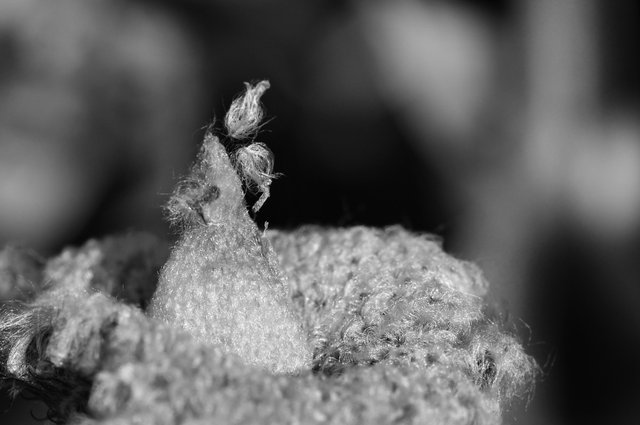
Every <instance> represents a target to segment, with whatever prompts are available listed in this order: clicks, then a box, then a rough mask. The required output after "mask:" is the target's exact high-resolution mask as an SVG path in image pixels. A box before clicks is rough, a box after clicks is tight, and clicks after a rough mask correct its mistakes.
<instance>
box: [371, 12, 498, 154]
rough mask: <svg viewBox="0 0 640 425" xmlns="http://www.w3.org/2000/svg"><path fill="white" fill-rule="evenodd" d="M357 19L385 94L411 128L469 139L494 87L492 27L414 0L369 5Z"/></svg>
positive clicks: (469, 17)
mask: <svg viewBox="0 0 640 425" xmlns="http://www.w3.org/2000/svg"><path fill="white" fill-rule="evenodd" d="M359 13H360V17H361V20H362V24H363V28H364V32H365V34H366V37H367V39H368V41H369V46H370V48H371V50H372V52H373V55H374V58H375V59H376V61H375V62H376V63H375V65H376V71H377V76H378V78H377V81H378V83H379V85H380V89H381V90H382V92H383V93H384V94H385V95H386V96H387V97H388V99H389V100H390V101H391V102H392V103H393V104H395V105H397V106H398V107H399V108H400V109H401V111H402V113H405V114H407V116H408V119H409V121H410V123H409V124H410V125H411V126H412V127H414V128H415V129H417V130H418V131H419V132H421V133H426V134H433V132H434V131H435V132H440V133H443V135H445V136H448V137H447V139H451V138H452V137H451V136H453V138H455V139H456V140H458V141H460V142H463V141H468V140H469V136H470V135H471V134H472V133H473V131H474V130H475V129H476V125H477V119H478V114H479V112H480V111H481V109H482V107H483V104H484V101H485V100H486V95H487V90H488V88H489V82H490V75H491V69H492V66H491V63H492V55H493V52H492V48H493V47H492V46H493V45H492V40H491V37H490V34H489V31H488V27H487V25H486V24H485V23H483V22H482V20H481V19H480V18H479V17H477V16H475V15H473V14H472V12H470V11H467V10H465V9H462V8H459V7H455V6H451V5H444V4H429V3H427V2H420V1H416V0H399V1H393V2H363V3H360V8H359Z"/></svg>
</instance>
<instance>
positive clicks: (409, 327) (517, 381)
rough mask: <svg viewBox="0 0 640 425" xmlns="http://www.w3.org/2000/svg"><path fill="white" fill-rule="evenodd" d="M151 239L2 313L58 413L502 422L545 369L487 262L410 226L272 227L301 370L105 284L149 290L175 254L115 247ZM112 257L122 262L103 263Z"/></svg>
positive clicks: (76, 417)
mask: <svg viewBox="0 0 640 425" xmlns="http://www.w3.org/2000/svg"><path fill="white" fill-rule="evenodd" d="M140 237H142V238H146V237H143V236H141V235H139V236H135V235H130V236H126V237H125V238H115V239H108V240H105V241H103V242H96V241H94V242H90V243H89V244H87V245H86V246H85V247H83V248H81V249H79V250H67V251H65V252H64V253H63V254H62V255H60V256H59V257H57V258H54V259H52V260H50V261H49V262H48V264H47V270H50V272H49V277H48V278H47V279H48V285H47V288H48V289H45V290H44V291H43V292H42V293H41V294H40V295H39V296H38V297H37V298H36V299H35V300H34V301H32V302H31V304H29V305H20V306H17V305H14V306H11V307H5V309H4V311H3V313H2V320H1V322H0V323H1V325H0V339H1V342H2V344H1V345H0V347H1V348H0V356H1V358H0V360H1V361H2V364H3V366H4V369H3V371H2V373H3V375H4V376H3V377H4V379H8V380H9V381H8V382H12V384H13V385H14V388H15V389H16V390H17V389H21V388H28V389H30V390H31V391H32V392H35V393H36V394H37V395H39V396H40V398H42V399H43V400H45V401H47V402H49V404H50V406H51V407H52V408H53V411H52V416H53V417H54V418H57V419H61V420H68V421H69V423H82V424H137V423H140V424H142V423H155V424H183V423H184V424H205V423H206V424H210V423H228V424H258V423H335V424H364V423H407V424H414V423H415V424H418V423H437V424H498V423H500V416H501V411H502V409H503V408H504V407H505V406H507V405H508V403H509V402H510V401H511V400H513V399H514V398H515V397H519V396H523V395H525V394H526V392H527V389H528V387H529V383H530V382H531V380H532V378H533V376H534V373H535V370H536V369H535V365H534V363H533V361H532V360H531V358H530V357H528V356H527V355H526V354H525V353H524V352H523V350H522V347H521V346H520V345H519V344H518V343H517V341H516V340H515V339H514V338H512V337H510V336H508V335H507V334H505V333H503V332H502V331H501V330H500V329H499V326H498V324H496V323H493V322H492V321H491V320H489V319H488V318H487V317H486V316H485V315H484V314H483V312H482V307H483V302H482V298H481V295H482V294H483V293H484V291H485V290H486V284H485V282H484V280H483V279H482V277H481V275H480V273H479V271H478V270H477V268H476V267H474V266H473V265H471V264H469V263H464V262H461V261H458V260H455V259H454V258H452V257H450V256H448V255H446V254H445V253H444V252H443V251H442V250H441V249H440V247H439V246H438V244H437V243H436V242H434V241H433V240H431V239H430V238H428V237H425V236H419V235H414V234H411V233H409V232H407V231H405V230H403V229H401V228H399V227H392V228H387V229H384V230H380V229H370V228H364V227H357V228H350V229H322V228H315V227H313V228H312V227H310V228H303V229H301V230H298V231H294V232H278V231H270V232H268V233H267V237H268V239H269V240H270V241H271V242H272V243H273V246H274V248H275V250H276V254H277V257H278V261H279V264H280V266H281V267H282V269H283V270H284V272H285V274H286V275H287V277H288V279H289V282H290V285H291V288H292V292H291V299H292V302H293V305H294V306H295V308H296V310H297V312H298V313H299V314H300V315H301V317H303V323H304V330H305V331H306V333H307V335H308V337H309V340H310V342H311V344H312V346H313V348H314V355H313V369H312V370H309V371H306V372H304V371H303V372H301V373H299V374H298V375H273V374H271V373H269V372H267V371H264V370H263V369H256V368H254V367H251V366H250V365H248V364H247V363H246V362H245V361H244V360H243V359H242V358H241V357H238V356H236V355H233V354H230V353H229V352H228V350H227V349H226V348H225V347H224V346H222V345H219V344H204V343H198V342H197V341H196V340H195V339H194V338H193V337H191V336H190V335H189V334H187V333H182V332H180V331H178V330H176V329H175V327H173V326H170V325H169V324H162V323H159V322H157V321H155V320H152V319H150V318H148V317H147V316H146V315H145V314H144V313H143V312H142V311H141V310H140V309H139V308H137V307H135V306H132V305H130V304H126V303H142V304H144V300H140V299H137V298H130V297H122V298H121V300H120V301H119V300H117V299H115V298H114V297H113V295H116V294H117V293H120V294H121V293H122V291H121V290H118V291H116V292H114V289H115V287H114V286H113V285H110V284H107V283H106V282H113V281H117V280H120V279H122V277H123V275H122V273H123V271H124V270H129V272H127V273H126V274H127V275H129V276H131V275H134V274H138V276H140V280H139V282H143V281H146V279H145V278H144V276H149V274H153V272H152V269H153V267H154V266H157V261H156V260H157V259H158V258H159V253H162V252H164V250H165V247H164V245H163V244H160V243H158V246H159V249H158V250H157V251H156V250H153V249H148V248H150V247H147V249H144V244H139V243H138V244H137V246H138V249H135V248H131V249H129V250H128V251H127V253H126V254H125V253H124V252H123V251H121V250H114V249H113V247H115V246H116V245H117V243H116V242H118V241H120V242H124V241H125V240H128V241H129V242H130V243H132V244H134V243H136V242H135V241H137V240H139V238H140ZM109 255H116V256H117V257H118V258H119V260H118V261H117V262H118V263H119V264H121V265H126V266H123V267H109V266H106V267H105V266H104V264H108V263H111V262H110V261H104V260H105V259H108V258H109V257H108V256H109ZM126 255H128V257H126ZM98 258H102V260H97V259H98ZM111 264H113V263H111ZM52 270H55V272H53V271H52ZM96 276H100V277H99V278H98V279H96ZM121 281H123V282H124V281H127V283H128V284H129V285H131V286H132V287H135V286H136V282H137V281H134V280H131V279H129V280H126V279H124V280H121ZM147 284H148V283H145V284H143V285H142V287H143V288H146V287H147V286H146V285H147ZM109 290H111V292H107V291H109ZM128 293H146V291H145V290H143V291H141V292H139V291H138V290H132V291H129V292H128Z"/></svg>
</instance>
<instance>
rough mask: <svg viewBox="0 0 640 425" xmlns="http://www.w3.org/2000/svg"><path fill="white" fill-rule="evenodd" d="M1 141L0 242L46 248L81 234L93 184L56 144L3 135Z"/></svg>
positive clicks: (20, 136)
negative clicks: (91, 184)
mask: <svg viewBox="0 0 640 425" xmlns="http://www.w3.org/2000/svg"><path fill="white" fill-rule="evenodd" d="M0 137H1V141H2V143H0V223H2V226H0V241H1V242H3V243H4V242H7V241H11V242H19V243H24V244H25V245H26V246H32V247H36V248H38V249H47V248H50V246H49V243H51V242H52V241H57V240H59V239H60V238H66V237H69V235H73V234H76V233H77V232H79V231H80V230H81V229H80V226H79V224H80V225H81V224H82V223H83V220H84V219H85V217H84V215H85V214H86V213H87V211H86V209H87V208H86V205H87V204H90V202H89V203H88V202H87V199H88V198H90V197H91V190H90V189H91V187H90V181H91V179H87V178H86V176H83V175H82V173H81V172H79V171H80V169H79V168H78V167H77V166H74V164H73V163H71V162H70V158H69V157H68V156H65V155H64V154H61V153H60V150H59V149H57V148H58V145H57V144H55V143H47V142H46V141H40V142H38V141H34V140H32V139H31V138H29V137H26V136H24V135H21V134H19V133H14V134H9V133H8V132H7V131H3V132H2V135H1V136H0Z"/></svg>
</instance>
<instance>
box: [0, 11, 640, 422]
mask: <svg viewBox="0 0 640 425" xmlns="http://www.w3.org/2000/svg"><path fill="white" fill-rule="evenodd" d="M639 9H640V5H639V4H638V2H637V1H635V0H482V1H471V0H440V1H437V0H394V1H388V0H387V1H381V0H380V1H377V0H362V1H356V0H352V1H349V0H343V1H338V0H307V1H304V2H302V1H294V0H181V1H180V0H146V1H145V0H128V1H124V0H122V1H119V0H0V244H2V245H4V244H6V243H9V242H11V243H13V244H21V245H24V246H28V247H31V248H33V249H34V250H36V251H37V252H39V253H40V254H41V255H43V256H48V255H53V254H55V253H56V252H58V251H59V250H60V249H61V247H63V246H65V245H68V244H80V243H82V242H83V241H85V240H86V239H88V238H90V237H99V236H103V235H106V234H110V233H114V232H122V231H126V230H128V229H140V230H148V231H151V232H153V233H156V234H157V235H159V236H162V237H170V233H169V229H168V228H167V226H166V224H165V222H164V221H163V217H162V211H161V208H160V207H161V205H162V204H163V203H164V202H165V200H166V198H167V194H168V193H169V192H170V191H171V188H172V185H173V183H174V182H175V180H176V179H177V178H178V177H179V176H180V175H182V174H184V173H185V172H186V171H187V169H188V166H189V164H190V163H191V161H192V160H193V158H194V155H195V153H196V151H197V147H198V143H199V142H200V140H201V137H202V135H203V126H205V125H207V124H208V123H210V122H211V121H212V120H213V119H214V118H215V117H217V118H221V117H222V116H223V115H224V112H225V110H226V107H227V106H228V105H229V104H230V102H231V100H232V99H233V97H234V95H236V94H238V93H239V92H240V91H241V90H242V89H243V84H242V83H243V82H244V81H255V80H257V79H262V78H266V79H269V80H270V81H271V84H272V89H271V90H269V91H268V92H267V93H266V95H265V96H264V98H263V101H264V103H265V105H266V109H267V114H268V116H269V117H270V118H271V121H270V122H269V124H268V125H267V126H266V127H265V129H264V130H263V131H262V132H261V133H260V135H259V140H260V141H262V142H265V143H267V144H268V145H269V147H270V148H271V149H272V150H273V152H274V154H275V158H276V171H277V172H280V173H282V174H283V176H282V177H281V178H280V179H278V180H277V181H276V182H274V184H273V185H272V196H271V198H270V199H269V200H268V202H267V203H266V204H265V207H264V208H263V209H262V210H261V211H260V213H259V214H258V216H257V219H258V221H259V222H260V223H263V222H264V221H268V222H269V227H270V228H294V227H296V226H299V225H301V224H305V223H315V224H323V225H330V226H348V225H355V224H365V225H373V226H384V225H390V224H396V223H400V224H402V225H404V226H405V227H407V228H409V229H412V230H414V231H420V232H430V233H434V234H436V235H438V236H440V237H441V238H442V240H443V244H444V247H445V249H446V250H447V251H448V252H450V253H452V254H454V255H456V256H458V257H461V258H464V259H468V260H472V261H475V262H477V263H479V264H480V265H481V267H482V268H483V270H484V271H485V274H486V277H487V278H488V280H489V281H490V282H491V284H492V298H493V299H494V300H496V302H498V303H500V304H502V305H504V306H505V307H506V308H507V309H508V311H509V313H510V316H511V323H512V324H513V325H512V326H513V327H514V330H515V331H516V332H518V333H519V334H520V335H521V338H522V339H523V341H524V343H525V345H526V346H527V349H528V350H529V352H531V353H532V354H534V355H535V356H536V358H537V360H538V362H539V364H540V366H541V367H542V369H543V376H542V379H541V382H539V383H538V385H537V387H536V392H535V395H534V397H533V399H532V400H531V401H530V403H529V405H528V409H527V410H526V412H525V413H524V414H522V413H520V412H519V413H518V414H517V415H516V414H515V413H513V414H510V415H507V417H506V418H505V419H506V422H507V423H519V424H532V425H533V424H541V423H544V424H574V423H576V424H578V423H579V424H587V423H588V424H592V423H593V424H599V423H602V424H605V423H606V424H635V423H638V419H639V418H640V413H638V410H637V402H638V400H640V386H638V384H637V382H638V379H640V362H639V361H638V359H639V358H640V103H639V100H640V97H639V94H640V92H639V86H638V82H639V81H638V71H639V68H638V62H639V60H638V58H639V55H638V42H637V40H638V39H640V37H639V35H640V34H639V25H638V24H639V22H638V21H639V17H640V13H639V12H640V10H639ZM1 295H2V294H0V297H1ZM43 415H44V413H43V411H42V409H41V407H39V406H38V405H36V404H34V403H29V402H26V401H24V400H17V401H15V402H11V401H9V399H8V398H7V397H6V395H3V396H2V401H0V422H1V423H3V424H14V423H15V424H26V423H32V422H33V423H36V422H35V420H34V419H32V418H31V416H36V417H42V416H43ZM513 416H518V419H517V421H516V420H515V419H514V418H513Z"/></svg>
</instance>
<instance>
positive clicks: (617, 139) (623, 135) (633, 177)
mask: <svg viewBox="0 0 640 425" xmlns="http://www.w3.org/2000/svg"><path fill="white" fill-rule="evenodd" d="M581 142H582V143H580V144H579V146H580V148H579V149H577V150H576V152H575V156H574V158H573V159H572V161H571V163H570V165H569V168H568V170H567V173H568V176H567V180H568V181H567V183H568V189H569V190H568V191H569V197H570V200H571V206H572V208H573V213H574V214H575V216H576V217H577V220H578V223H577V224H579V225H582V226H584V228H585V229H584V230H585V231H588V232H590V233H594V234H596V235H598V236H602V237H607V238H611V237H613V238H624V237H625V235H629V234H631V233H632V232H633V231H634V230H637V229H638V226H639V225H640V123H638V122H636V121H630V120H618V121H613V122H611V123H610V124H609V125H608V126H606V127H605V128H603V129H598V130H593V131H591V132H590V133H587V134H585V136H584V139H583V140H582V141H581Z"/></svg>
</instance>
